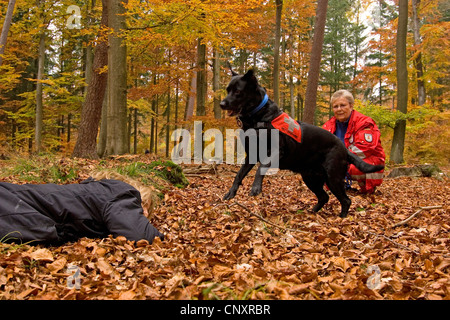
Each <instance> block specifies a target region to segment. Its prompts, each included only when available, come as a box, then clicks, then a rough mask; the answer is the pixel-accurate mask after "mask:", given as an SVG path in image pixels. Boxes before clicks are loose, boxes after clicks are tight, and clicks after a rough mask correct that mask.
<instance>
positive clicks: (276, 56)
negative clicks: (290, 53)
mask: <svg viewBox="0 0 450 320" xmlns="http://www.w3.org/2000/svg"><path fill="white" fill-rule="evenodd" d="M275 3H276V6H277V7H276V16H275V43H274V49H273V101H274V102H275V103H276V104H277V105H278V106H279V105H280V41H281V14H282V12H283V0H276V1H275Z"/></svg>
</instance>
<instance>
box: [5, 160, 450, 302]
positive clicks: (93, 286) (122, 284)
mask: <svg viewBox="0 0 450 320" xmlns="http://www.w3.org/2000/svg"><path fill="white" fill-rule="evenodd" d="M214 172H218V175H217V176H216V175H214V174H209V173H206V174H203V175H196V176H193V177H190V182H191V184H190V185H189V186H188V187H187V188H184V189H178V188H173V189H171V190H168V191H167V192H166V193H165V195H164V198H163V200H162V202H161V204H160V205H159V206H158V207H157V208H155V212H154V215H153V218H152V219H153V220H152V224H154V225H155V226H156V227H157V228H158V229H159V230H160V231H162V232H164V233H165V234H166V239H165V240H164V241H163V242H161V241H159V239H156V240H155V241H154V243H153V244H152V245H149V244H148V242H146V241H138V242H136V243H135V242H130V241H127V240H126V239H125V238H123V237H118V238H116V239H113V238H111V237H109V238H105V239H86V238H83V239H80V240H79V241H77V242H75V243H68V244H65V245H62V246H59V247H42V246H29V245H13V244H0V299H125V300H130V299H286V300H288V299H364V300H367V299H450V252H449V247H450V237H449V233H450V213H449V210H448V209H449V205H450V187H449V183H448V180H444V181H438V180H435V179H432V178H399V179H386V180H385V181H384V183H383V185H381V186H380V188H379V189H378V190H377V192H376V193H375V194H374V195H360V194H358V193H354V192H353V193H352V192H350V193H349V195H350V197H351V199H352V201H353V204H352V207H351V210H350V214H349V216H348V217H347V218H346V219H341V218H339V217H338V215H339V210H340V206H339V203H338V202H337V200H336V199H335V198H334V197H333V196H332V197H331V198H330V202H329V203H328V204H327V205H326V206H325V207H324V209H322V210H321V211H320V212H319V213H317V214H316V213H311V212H310V209H311V208H312V206H313V205H314V204H315V201H316V199H315V196H314V195H313V194H312V193H311V192H310V191H309V190H308V189H307V188H306V186H304V185H303V182H302V181H301V178H300V177H299V176H298V175H293V174H290V173H284V172H282V173H279V174H278V175H275V176H270V177H267V178H266V179H265V182H264V187H263V194H262V195H261V196H258V197H255V198H253V197H249V196H248V193H249V192H250V188H251V180H250V179H246V180H244V185H243V186H242V188H241V189H240V190H239V192H238V195H237V197H236V198H235V199H233V200H232V201H229V202H226V205H225V203H224V202H222V201H221V198H222V196H223V194H224V193H225V192H226V190H227V189H228V188H229V186H230V185H231V182H232V179H233V177H234V174H233V173H232V172H230V168H229V167H225V166H224V167H220V166H219V167H218V168H216V171H214ZM233 201H237V202H238V203H239V204H241V206H240V205H232V203H233ZM428 206H442V208H439V209H431V210H423V211H422V212H421V213H420V214H419V215H416V216H414V217H413V218H412V219H411V220H409V221H408V222H407V223H405V224H401V225H398V226H397V227H393V226H394V225H395V224H396V223H398V222H401V221H404V220H405V219H407V218H408V217H410V216H411V215H412V214H413V213H415V212H416V211H417V210H418V209H419V208H421V207H428ZM252 213H255V214H257V215H253V214H252ZM261 218H263V219H261ZM375 266H376V267H377V268H378V269H377V270H379V273H376V272H374V271H373V270H375ZM72 268H75V269H72ZM71 270H78V271H79V280H80V286H79V289H77V288H76V287H74V286H70V285H68V278H69V277H74V276H75V274H74V273H73V272H71ZM372 281H373V283H374V284H375V286H373V287H372V286H371V285H368V283H372ZM369 287H372V288H374V289H370V288H369Z"/></svg>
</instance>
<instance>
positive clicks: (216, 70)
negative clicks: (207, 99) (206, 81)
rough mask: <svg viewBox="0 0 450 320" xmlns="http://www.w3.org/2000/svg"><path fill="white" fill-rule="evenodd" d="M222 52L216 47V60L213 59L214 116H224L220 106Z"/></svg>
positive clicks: (217, 117) (218, 117) (216, 117)
mask: <svg viewBox="0 0 450 320" xmlns="http://www.w3.org/2000/svg"><path fill="white" fill-rule="evenodd" d="M219 90H220V54H219V50H218V49H217V48H216V49H214V60H213V92H214V118H215V119H220V118H222V109H221V108H220V100H221V98H220V96H219Z"/></svg>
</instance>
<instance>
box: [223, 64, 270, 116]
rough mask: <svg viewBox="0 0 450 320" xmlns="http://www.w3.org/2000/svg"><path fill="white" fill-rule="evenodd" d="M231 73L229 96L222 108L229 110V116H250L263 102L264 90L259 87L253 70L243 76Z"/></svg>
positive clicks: (228, 87)
mask: <svg viewBox="0 0 450 320" xmlns="http://www.w3.org/2000/svg"><path fill="white" fill-rule="evenodd" d="M231 72H232V77H231V81H230V83H229V84H228V86H227V96H226V97H225V99H223V100H222V101H221V102H220V107H221V108H222V110H227V111H228V115H229V116H235V115H245V114H248V113H250V112H251V111H252V110H253V109H254V108H255V107H256V106H257V105H258V104H259V103H260V102H261V100H262V96H261V90H262V91H264V89H263V88H262V87H261V86H259V84H258V80H256V77H255V74H254V72H253V70H252V69H250V70H248V71H247V73H246V74H244V75H243V76H242V75H238V74H237V73H236V72H234V71H233V70H231Z"/></svg>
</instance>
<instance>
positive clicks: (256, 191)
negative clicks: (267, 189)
mask: <svg viewBox="0 0 450 320" xmlns="http://www.w3.org/2000/svg"><path fill="white" fill-rule="evenodd" d="M261 192H262V188H261V187H259V186H257V187H255V186H253V187H252V190H251V191H250V195H251V196H252V197H254V196H257V195H258V194H260V193H261Z"/></svg>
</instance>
